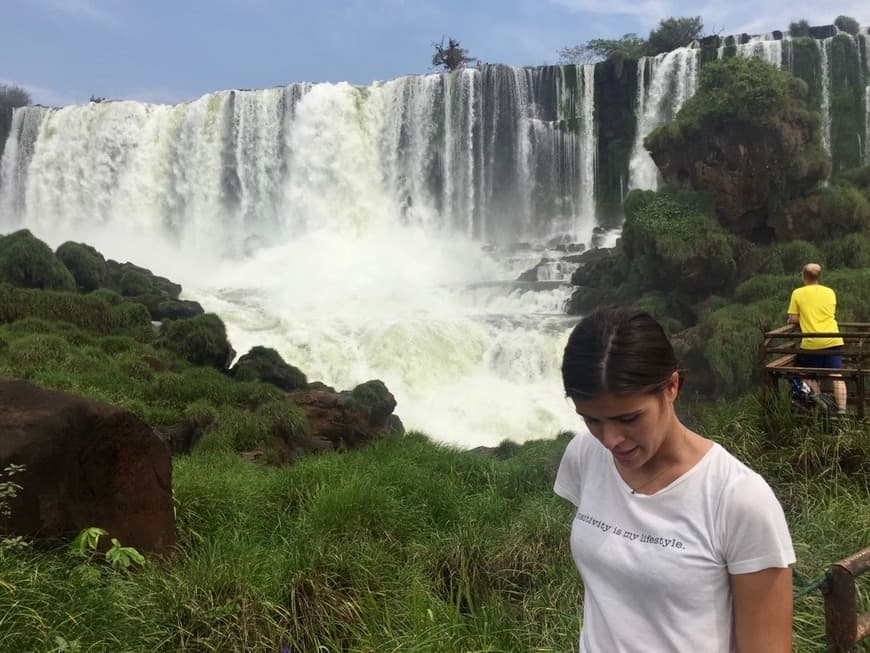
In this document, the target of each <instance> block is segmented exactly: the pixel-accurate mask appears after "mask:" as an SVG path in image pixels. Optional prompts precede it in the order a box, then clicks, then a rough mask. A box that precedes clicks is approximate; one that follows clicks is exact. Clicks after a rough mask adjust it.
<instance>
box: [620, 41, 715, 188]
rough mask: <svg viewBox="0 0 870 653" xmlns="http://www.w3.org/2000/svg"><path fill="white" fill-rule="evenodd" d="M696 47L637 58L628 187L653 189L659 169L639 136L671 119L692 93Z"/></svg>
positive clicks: (697, 59) (696, 66) (696, 70)
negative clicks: (634, 110)
mask: <svg viewBox="0 0 870 653" xmlns="http://www.w3.org/2000/svg"><path fill="white" fill-rule="evenodd" d="M700 52H701V51H700V50H699V49H697V48H679V49H677V50H674V51H672V52H668V53H665V54H660V55H656V56H655V57H642V58H641V59H640V61H639V62H638V86H637V111H636V115H637V133H636V135H635V139H634V146H633V147H632V151H631V160H630V161H629V182H628V185H629V188H640V189H644V190H657V189H658V187H659V173H658V168H656V165H655V163H654V162H653V160H652V157H651V156H650V155H649V152H647V151H646V149H645V148H644V146H643V139H644V138H646V137H647V136H648V135H649V134H650V132H652V131H653V130H654V129H655V128H656V127H658V126H659V125H662V124H664V123H666V122H668V121H670V120H672V119H673V117H674V116H675V115H677V112H678V111H679V110H680V108H681V107H682V106H683V104H684V103H685V101H686V100H688V99H689V98H690V97H692V95H694V94H695V90H696V89H697V87H698V73H699V70H700V64H701V56H700Z"/></svg>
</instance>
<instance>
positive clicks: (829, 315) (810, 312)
mask: <svg viewBox="0 0 870 653" xmlns="http://www.w3.org/2000/svg"><path fill="white" fill-rule="evenodd" d="M821 274H822V266H821V265H819V264H818V263H807V264H806V265H805V266H804V268H803V271H802V272H801V278H802V279H803V282H804V285H803V287H802V288H796V289H795V290H794V291H793V292H792V294H791V301H789V304H788V322H789V324H799V325H800V328H801V331H802V332H803V333H829V334H830V333H839V331H840V327H839V326H838V325H837V318H836V311H837V295H836V294H835V293H834V291H833V290H831V289H830V288H828V287H827V286H823V285H822V284H820V283H819V278H820V277H821ZM842 351H843V339H842V338H839V337H835V336H825V337H822V338H803V339H802V340H801V348H800V353H799V354H798V355H797V364H798V365H800V366H801V367H824V368H828V369H839V368H841V367H843V356H842ZM807 384H808V385H809V386H810V388H811V389H812V391H813V392H815V393H816V394H818V393H819V382H818V381H817V380H816V379H808V380H807ZM834 401H836V402H837V408H838V412H840V413H845V412H846V383H845V382H844V381H839V380H835V381H834Z"/></svg>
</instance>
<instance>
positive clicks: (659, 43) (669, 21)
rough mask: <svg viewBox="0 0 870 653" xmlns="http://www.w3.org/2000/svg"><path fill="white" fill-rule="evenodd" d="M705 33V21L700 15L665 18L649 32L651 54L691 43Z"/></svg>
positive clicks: (668, 50)
mask: <svg viewBox="0 0 870 653" xmlns="http://www.w3.org/2000/svg"><path fill="white" fill-rule="evenodd" d="M703 33H704V23H703V22H702V21H701V17H700V16H687V17H685V18H674V17H671V18H664V19H662V20H661V21H659V24H658V27H656V28H655V29H654V30H652V31H651V32H650V33H649V38H648V39H647V41H648V43H649V52H650V54H660V53H662V52H670V51H671V50H676V49H677V48H682V47H684V46H687V45H689V44H690V43H691V42H692V41H695V40H697V39H700V38H701V36H702V35H703Z"/></svg>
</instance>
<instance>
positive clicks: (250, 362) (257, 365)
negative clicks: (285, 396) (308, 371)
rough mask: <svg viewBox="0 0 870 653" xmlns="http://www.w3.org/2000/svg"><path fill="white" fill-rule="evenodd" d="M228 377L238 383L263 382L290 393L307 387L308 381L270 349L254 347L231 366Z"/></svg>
mask: <svg viewBox="0 0 870 653" xmlns="http://www.w3.org/2000/svg"><path fill="white" fill-rule="evenodd" d="M230 375H231V376H232V377H233V378H235V379H238V380H239V381H263V382H264V383H271V384H272V385H274V386H277V387H279V388H281V389H282V390H286V391H287V392H292V391H293V390H304V389H306V388H307V387H308V379H306V378H305V374H304V373H303V372H302V371H301V370H300V369H298V368H296V367H294V366H293V365H290V364H289V363H286V362H285V361H284V359H283V358H281V355H280V354H279V353H278V352H277V351H275V350H274V349H272V348H270V347H261V346H259V345H258V346H256V347H252V348H251V350H250V351H249V352H248V353H247V354H244V355H243V356H242V357H240V358H239V360H238V361H237V362H236V364H235V365H233V367H232V369H231V370H230Z"/></svg>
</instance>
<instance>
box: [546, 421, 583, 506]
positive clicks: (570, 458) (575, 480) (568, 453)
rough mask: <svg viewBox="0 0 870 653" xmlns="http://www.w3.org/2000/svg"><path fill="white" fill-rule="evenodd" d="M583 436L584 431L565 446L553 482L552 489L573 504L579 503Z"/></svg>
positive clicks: (577, 504)
mask: <svg viewBox="0 0 870 653" xmlns="http://www.w3.org/2000/svg"><path fill="white" fill-rule="evenodd" d="M584 437H588V436H586V434H584V433H579V434H577V435H575V436H574V437H573V438H571V441H570V442H569V443H568V446H567V447H565V453H563V454H562V462H560V463H559V471H558V472H556V482H555V483H554V484H553V491H554V492H555V493H556V494H558V495H559V496H560V497H562V498H563V499H567V500H568V501H570V502H571V503H573V504H574V505H575V506H579V505H580V481H581V479H582V473H581V469H582V466H583V439H584Z"/></svg>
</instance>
